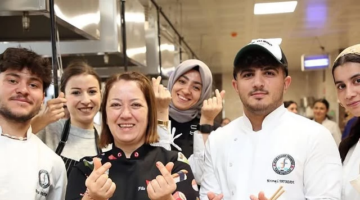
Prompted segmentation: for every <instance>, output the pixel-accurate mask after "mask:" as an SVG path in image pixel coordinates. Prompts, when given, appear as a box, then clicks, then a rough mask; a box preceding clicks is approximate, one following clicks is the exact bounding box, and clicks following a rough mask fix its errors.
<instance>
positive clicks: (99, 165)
mask: <svg viewBox="0 0 360 200" xmlns="http://www.w3.org/2000/svg"><path fill="white" fill-rule="evenodd" d="M93 162H94V171H95V170H97V169H99V168H100V167H101V166H102V164H101V160H100V159H99V158H93Z"/></svg>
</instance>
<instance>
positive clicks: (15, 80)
mask: <svg viewBox="0 0 360 200" xmlns="http://www.w3.org/2000/svg"><path fill="white" fill-rule="evenodd" d="M43 100H44V92H43V82H42V80H41V79H40V78H39V77H37V76H35V75H34V74H32V73H31V72H30V71H29V70H28V69H27V68H23V69H22V70H21V71H18V70H12V69H8V70H6V71H4V72H2V73H0V115H2V116H3V117H4V118H6V119H9V120H12V121H17V122H24V123H25V122H29V121H30V120H31V118H32V117H34V116H35V115H36V114H37V113H38V112H39V110H40V107H41V104H42V102H43Z"/></svg>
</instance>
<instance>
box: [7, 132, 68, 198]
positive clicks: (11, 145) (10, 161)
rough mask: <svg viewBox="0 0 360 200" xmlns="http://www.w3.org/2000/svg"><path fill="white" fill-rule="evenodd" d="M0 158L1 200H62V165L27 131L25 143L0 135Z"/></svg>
mask: <svg viewBox="0 0 360 200" xmlns="http://www.w3.org/2000/svg"><path fill="white" fill-rule="evenodd" d="M1 133H2V130H1V127H0V134H1ZM0 159H1V160H2V162H1V170H0V199H1V200H14V199H16V200H63V199H65V191H66V184H67V177H66V170H65V166H64V162H63V161H62V160H61V158H60V157H59V156H57V155H56V154H55V153H54V152H53V151H52V150H51V149H50V148H48V147H47V146H46V145H45V144H44V143H43V142H42V141H41V140H40V139H39V138H38V137H36V136H35V135H34V134H32V132H31V128H30V129H29V130H28V132H27V140H25V141H21V140H16V139H11V138H8V137H6V136H0Z"/></svg>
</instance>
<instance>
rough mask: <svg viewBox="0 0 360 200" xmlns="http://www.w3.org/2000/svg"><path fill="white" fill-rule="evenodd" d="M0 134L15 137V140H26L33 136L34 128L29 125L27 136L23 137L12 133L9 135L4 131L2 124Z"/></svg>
mask: <svg viewBox="0 0 360 200" xmlns="http://www.w3.org/2000/svg"><path fill="white" fill-rule="evenodd" d="M0 135H1V136H4V137H8V138H11V139H14V140H20V141H26V140H29V139H30V137H31V136H32V128H31V126H30V127H29V129H28V130H27V132H26V137H25V138H23V137H15V136H11V135H9V134H7V133H3V130H2V127H1V126H0Z"/></svg>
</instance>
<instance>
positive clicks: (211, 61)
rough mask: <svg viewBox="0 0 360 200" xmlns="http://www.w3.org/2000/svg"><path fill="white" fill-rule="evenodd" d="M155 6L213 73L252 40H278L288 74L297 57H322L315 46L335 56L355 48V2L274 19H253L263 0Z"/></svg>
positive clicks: (313, 1)
mask: <svg viewBox="0 0 360 200" xmlns="http://www.w3.org/2000/svg"><path fill="white" fill-rule="evenodd" d="M278 1H281V0H275V2H278ZM156 2H157V3H158V4H159V6H161V7H162V9H163V11H164V13H165V14H166V15H167V16H168V18H169V19H170V20H171V21H172V22H173V24H174V25H175V27H176V28H177V29H178V31H179V32H180V33H181V34H182V36H184V38H185V41H187V43H188V44H189V46H190V47H191V48H192V49H193V51H194V52H195V54H196V55H197V56H198V57H199V59H200V60H203V61H204V62H205V63H207V64H208V65H209V67H210V68H211V70H212V71H213V72H214V73H224V72H231V71H232V62H233V60H234V57H235V54H236V53H237V51H238V50H239V49H240V48H241V47H242V46H244V45H246V44H247V43H249V42H250V41H251V40H252V39H255V38H279V37H280V38H282V43H281V47H282V49H283V51H284V52H285V55H286V57H287V59H288V61H289V68H290V70H300V65H301V63H300V57H301V55H302V54H318V53H322V52H323V51H322V50H321V48H320V46H323V47H324V49H325V52H327V53H335V52H338V51H339V49H341V48H345V47H347V46H349V45H353V44H356V43H360V3H359V0H341V1H340V0H298V4H297V7H296V10H295V12H294V13H286V14H274V15H254V14H253V11H254V4H255V3H264V2H274V1H269V0H262V1H260V0H221V1H220V0H156ZM232 33H235V34H236V36H235V37H233V35H232Z"/></svg>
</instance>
